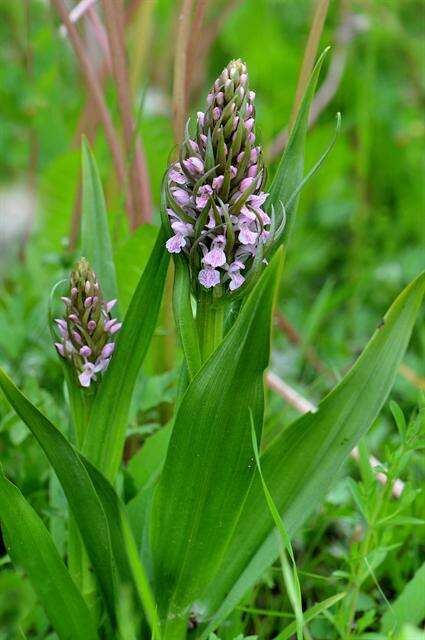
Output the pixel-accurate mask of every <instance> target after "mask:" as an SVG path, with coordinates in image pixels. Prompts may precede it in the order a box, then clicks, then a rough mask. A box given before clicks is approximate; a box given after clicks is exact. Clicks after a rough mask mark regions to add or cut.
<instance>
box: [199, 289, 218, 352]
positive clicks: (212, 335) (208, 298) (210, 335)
mask: <svg viewBox="0 0 425 640" xmlns="http://www.w3.org/2000/svg"><path fill="white" fill-rule="evenodd" d="M196 322H197V325H198V332H199V342H200V345H201V356H202V362H205V360H207V358H209V356H210V355H211V354H212V353H213V352H214V351H215V350H216V348H217V347H218V345H219V344H220V342H221V341H222V338H223V323H224V308H223V305H217V304H214V300H213V297H212V294H211V293H210V292H209V291H202V292H201V297H200V299H199V301H198V309H197V315H196Z"/></svg>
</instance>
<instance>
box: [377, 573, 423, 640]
mask: <svg viewBox="0 0 425 640" xmlns="http://www.w3.org/2000/svg"><path fill="white" fill-rule="evenodd" d="M424 594H425V562H424V563H423V565H422V566H421V567H420V568H419V569H418V570H417V572H416V573H415V575H414V576H413V578H412V579H411V580H410V582H408V583H407V584H406V586H405V587H404V589H403V591H402V592H401V593H400V595H399V596H398V598H397V600H396V601H395V602H393V603H392V605H391V609H389V610H387V611H386V612H385V613H384V615H383V617H382V623H381V631H382V632H383V633H385V634H389V633H390V632H395V631H397V632H399V631H401V629H402V627H403V624H405V623H406V622H409V623H411V624H419V623H420V622H422V620H423V619H424V617H425V598H424Z"/></svg>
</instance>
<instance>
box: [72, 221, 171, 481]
mask: <svg viewBox="0 0 425 640" xmlns="http://www.w3.org/2000/svg"><path fill="white" fill-rule="evenodd" d="M166 240H167V237H166V234H165V231H164V230H163V229H162V228H161V229H160V231H159V233H158V237H157V239H156V242H155V246H154V248H153V251H152V254H151V256H150V258H149V260H148V263H147V265H146V268H145V270H144V271H143V274H142V276H141V278H140V281H139V284H138V286H137V289H136V291H135V292H134V295H133V298H132V300H131V303H130V306H129V308H128V311H127V313H126V316H125V319H124V323H123V327H122V329H121V331H120V334H119V336H118V339H117V344H116V348H115V352H114V355H113V357H112V358H111V364H110V365H109V367H108V370H107V372H106V374H105V376H104V378H103V380H102V384H101V385H100V387H99V389H98V392H97V394H96V398H95V401H94V403H93V407H92V411H91V415H90V421H89V424H88V427H87V435H86V438H85V441H84V446H83V452H84V454H85V455H86V456H87V458H88V459H89V460H90V461H91V462H93V463H94V464H95V466H97V467H98V469H100V470H101V471H102V472H103V473H104V475H105V476H106V477H107V478H109V479H111V480H113V479H114V478H115V475H116V473H117V471H118V468H119V465H120V461H121V455H122V450H123V446H124V440H125V432H126V428H127V422H128V413H129V410H130V404H131V397H132V394H133V389H134V385H135V383H136V380H137V376H138V373H139V370H140V367H141V366H142V363H143V360H144V357H145V355H146V352H147V349H148V347H149V344H150V341H151V338H152V335H153V332H154V329H155V326H156V322H157V318H158V313H159V309H160V305H161V299H162V292H163V289H164V283H165V278H166V275H167V268H168V262H169V254H168V252H167V251H166V250H165V242H166Z"/></svg>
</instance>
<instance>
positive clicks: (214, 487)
mask: <svg viewBox="0 0 425 640" xmlns="http://www.w3.org/2000/svg"><path fill="white" fill-rule="evenodd" d="M280 262H281V259H280V255H278V256H276V258H275V259H274V260H273V262H272V263H271V264H270V266H269V267H267V269H266V270H265V272H264V274H263V276H262V277H261V279H260V280H259V282H258V283H257V286H256V287H255V289H254V290H253V292H252V294H251V295H250V297H249V298H248V300H247V301H246V303H245V305H244V307H243V308H242V311H241V313H240V315H239V317H238V319H237V321H236V323H235V324H234V326H233V327H232V329H231V330H230V331H229V333H228V334H227V336H226V338H225V339H224V340H223V342H222V343H221V345H220V346H219V347H218V349H217V350H216V351H215V352H214V353H213V354H212V356H211V357H210V358H209V359H208V360H207V362H206V363H205V364H204V366H203V367H202V368H201V370H200V371H199V372H198V374H197V375H196V376H195V378H194V379H193V381H192V383H191V384H190V386H189V387H188V389H187V392H186V394H185V395H184V397H183V399H182V401H181V404H180V405H179V408H178V411H177V415H176V419H175V423H174V428H173V432H172V436H171V440H170V445H169V448H168V452H167V458H166V461H165V465H164V469H163V472H162V475H161V479H160V482H159V485H158V490H157V493H156V496H155V498H154V506H153V516H152V521H153V531H152V534H153V535H152V537H153V545H152V550H153V556H154V567H155V580H156V582H155V587H156V592H157V598H158V601H159V606H160V610H161V613H162V615H163V616H164V617H165V615H166V614H165V612H167V613H168V618H167V619H166V620H165V624H164V626H165V637H167V633H168V629H169V628H170V629H171V627H172V626H173V625H176V626H177V625H178V624H179V618H180V617H181V618H183V622H182V624H184V616H185V615H186V614H187V612H188V608H189V607H190V605H191V604H192V603H193V602H194V600H195V599H196V598H197V597H198V595H199V593H201V591H203V589H204V587H205V584H206V583H208V581H209V580H211V579H212V577H213V576H214V574H215V573H216V572H217V568H218V565H219V563H220V560H221V558H222V556H223V553H224V552H225V549H226V546H227V544H228V542H229V539H230V537H231V535H232V532H233V529H234V527H235V524H236V522H237V519H238V516H239V514H240V510H241V506H242V504H243V501H244V499H245V497H246V495H247V491H248V489H249V486H250V483H251V481H252V478H253V475H254V467H255V465H254V463H253V454H252V446H251V435H250V410H251V411H252V415H253V419H254V424H255V427H256V430H257V435H258V437H259V436H260V433H261V427H262V420H263V410H264V390H263V372H264V369H265V367H266V366H267V364H268V358H269V349H270V325H271V312H272V305H273V295H274V290H275V285H276V282H278V279H279V265H280ZM170 637H171V636H170ZM173 637H174V636H173Z"/></svg>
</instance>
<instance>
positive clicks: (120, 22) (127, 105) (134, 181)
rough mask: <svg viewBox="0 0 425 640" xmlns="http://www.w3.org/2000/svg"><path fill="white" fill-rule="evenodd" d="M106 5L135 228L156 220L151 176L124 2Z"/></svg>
mask: <svg viewBox="0 0 425 640" xmlns="http://www.w3.org/2000/svg"><path fill="white" fill-rule="evenodd" d="M102 6H103V11H104V17H105V25H106V30H107V33H108V40H109V47H110V50H111V58H112V71H113V75H114V79H115V83H116V88H117V96H118V107H119V112H120V117H121V123H122V130H123V136H124V143H125V148H126V153H127V159H128V161H129V163H130V183H131V189H132V193H133V201H134V205H135V207H134V211H133V218H132V220H131V226H132V228H133V229H135V228H137V227H138V226H139V225H140V224H142V223H143V222H149V221H150V220H151V219H152V202H151V193H150V186H149V176H148V172H147V167H146V161H145V157H144V152H143V148H142V144H141V141H140V138H139V137H137V139H135V135H136V133H135V127H134V120H133V107H132V98H131V88H130V79H129V76H128V68H127V61H126V54H125V35H124V11H123V4H122V0H103V2H102ZM133 156H134V157H133Z"/></svg>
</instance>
